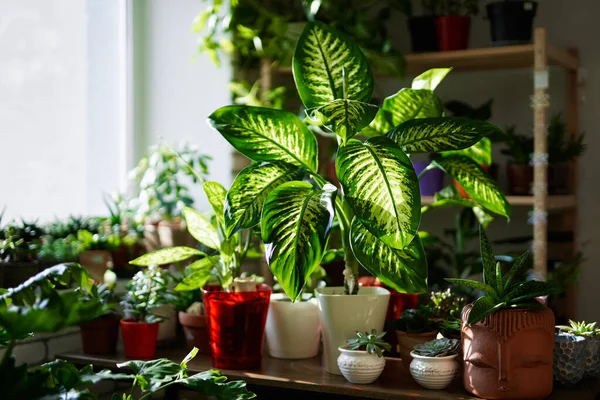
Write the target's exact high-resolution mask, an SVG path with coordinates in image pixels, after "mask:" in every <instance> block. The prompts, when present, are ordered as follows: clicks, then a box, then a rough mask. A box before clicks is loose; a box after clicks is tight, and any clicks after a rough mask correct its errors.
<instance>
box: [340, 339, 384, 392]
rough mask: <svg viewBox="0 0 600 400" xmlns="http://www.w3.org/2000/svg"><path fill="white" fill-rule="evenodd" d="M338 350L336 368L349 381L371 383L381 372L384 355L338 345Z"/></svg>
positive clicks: (363, 383) (362, 383)
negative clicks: (380, 355)
mask: <svg viewBox="0 0 600 400" xmlns="http://www.w3.org/2000/svg"><path fill="white" fill-rule="evenodd" d="M338 351H339V352H340V356H339V357H338V359H337V365H338V368H339V369H340V371H341V373H342V375H344V378H346V380H347V381H348V382H350V383H358V384H361V385H366V384H368V383H373V382H375V380H376V379H377V378H379V375H381V373H382V372H383V368H384V367H385V358H384V357H377V354H375V353H373V354H369V353H367V352H366V351H365V350H348V349H346V348H344V347H338Z"/></svg>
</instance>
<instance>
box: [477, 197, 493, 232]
mask: <svg viewBox="0 0 600 400" xmlns="http://www.w3.org/2000/svg"><path fill="white" fill-rule="evenodd" d="M472 204H473V206H472V207H473V214H475V217H477V221H478V222H479V224H480V225H481V226H482V227H483V228H487V227H488V225H489V224H491V223H492V222H493V221H494V217H493V216H491V215H490V214H488V213H487V212H485V210H484V209H483V208H481V207H479V206H475V205H474V204H476V203H472Z"/></svg>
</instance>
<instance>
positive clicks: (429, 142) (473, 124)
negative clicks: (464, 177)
mask: <svg viewBox="0 0 600 400" xmlns="http://www.w3.org/2000/svg"><path fill="white" fill-rule="evenodd" d="M494 131H500V130H499V129H498V128H497V127H496V126H495V125H492V124H490V123H487V122H483V121H475V120H470V119H467V118H460V117H438V118H420V119H413V120H410V121H406V122H404V123H402V124H400V125H398V126H397V127H395V128H394V129H392V130H391V131H390V132H389V133H388V134H387V137H389V138H390V139H392V140H393V141H394V142H395V143H396V144H397V145H398V146H400V147H401V148H403V149H404V151H406V152H407V153H438V152H444V151H449V150H461V149H465V148H467V147H470V146H473V145H474V144H475V143H477V142H479V141H480V140H481V138H483V137H484V136H486V135H488V134H490V133H492V132H494Z"/></svg>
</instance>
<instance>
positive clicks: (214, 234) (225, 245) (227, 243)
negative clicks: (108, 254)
mask: <svg viewBox="0 0 600 400" xmlns="http://www.w3.org/2000/svg"><path fill="white" fill-rule="evenodd" d="M203 188H204V191H205V193H206V195H207V197H208V200H209V202H210V204H211V206H212V208H213V211H214V218H212V219H210V220H209V219H208V218H207V217H205V216H204V215H202V214H200V213H198V212H197V211H195V210H193V209H191V208H187V207H186V208H184V210H183V215H184V218H185V221H186V225H187V227H188V230H189V232H190V234H191V235H192V236H193V237H194V238H195V239H196V240H197V241H198V242H199V245H200V246H199V247H201V248H202V249H203V250H199V249H198V248H192V247H186V246H176V247H171V248H165V249H161V250H157V251H154V252H152V253H148V254H145V255H143V256H142V257H139V258H137V259H135V260H133V261H132V262H131V263H132V264H134V265H138V266H148V265H156V264H169V263H174V262H181V261H184V260H187V259H189V258H191V257H195V258H197V260H196V261H194V262H193V263H192V264H190V265H189V268H190V269H191V270H192V272H191V273H190V274H189V275H188V276H186V277H185V278H184V279H183V280H182V281H181V282H179V283H178V285H177V286H176V287H175V290H176V291H187V290H198V289H202V288H204V286H205V285H206V283H207V282H208V280H209V279H210V277H211V274H212V271H214V274H216V276H217V278H218V281H219V285H218V286H216V287H215V286H212V287H210V288H205V289H204V290H203V291H202V296H203V302H204V312H205V314H206V322H207V324H208V332H209V335H210V345H211V358H212V364H213V366H214V367H216V368H228V369H249V368H259V367H260V365H261V359H262V345H263V341H264V340H263V339H264V337H263V336H264V329H265V322H266V319H267V311H268V307H269V298H270V295H271V289H270V288H269V287H268V286H267V285H264V284H262V285H261V284H257V282H256V280H255V279H254V278H241V277H240V275H241V264H242V262H243V261H244V259H245V258H246V257H250V256H252V255H254V254H255V253H256V251H254V250H253V248H252V232H251V231H249V230H246V231H244V232H237V233H236V234H235V235H232V236H227V235H226V231H225V222H224V221H225V220H226V218H228V217H229V216H228V214H226V213H225V211H224V210H225V207H226V204H227V203H226V198H225V194H226V190H225V188H223V186H221V185H220V184H218V183H217V182H205V183H204V184H203ZM253 253H254V254H253Z"/></svg>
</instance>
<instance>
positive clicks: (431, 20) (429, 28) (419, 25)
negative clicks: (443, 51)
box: [392, 0, 438, 53]
mask: <svg viewBox="0 0 600 400" xmlns="http://www.w3.org/2000/svg"><path fill="white" fill-rule="evenodd" d="M420 3H421V8H422V9H423V11H424V15H421V16H415V15H414V12H413V9H414V7H413V1H412V0H400V1H397V2H393V3H392V4H393V5H394V6H395V7H396V8H398V9H399V10H400V11H401V12H402V13H403V14H404V15H406V17H407V19H408V31H409V32H410V42H411V46H412V52H413V53H426V52H433V51H438V39H437V34H436V25H435V19H436V15H437V3H438V0H423V1H421V2H420Z"/></svg>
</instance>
